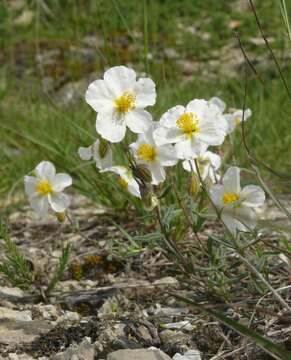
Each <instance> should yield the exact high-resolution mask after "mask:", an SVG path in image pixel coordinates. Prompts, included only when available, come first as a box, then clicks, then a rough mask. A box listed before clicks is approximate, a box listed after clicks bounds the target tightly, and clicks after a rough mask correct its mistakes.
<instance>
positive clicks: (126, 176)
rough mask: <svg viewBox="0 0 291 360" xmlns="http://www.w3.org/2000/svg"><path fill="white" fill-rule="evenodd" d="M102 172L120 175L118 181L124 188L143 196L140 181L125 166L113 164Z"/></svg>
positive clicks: (135, 194)
mask: <svg viewBox="0 0 291 360" xmlns="http://www.w3.org/2000/svg"><path fill="white" fill-rule="evenodd" d="M101 172H113V173H115V174H117V175H118V179H117V183H118V184H119V186H120V187H121V188H123V189H126V190H127V191H128V192H130V193H131V194H132V195H134V196H137V197H139V198H140V197H141V196H140V190H139V186H138V182H137V181H136V180H135V178H134V177H133V175H132V171H131V170H129V169H128V168H126V167H125V166H112V167H110V168H107V169H105V170H102V171H101Z"/></svg>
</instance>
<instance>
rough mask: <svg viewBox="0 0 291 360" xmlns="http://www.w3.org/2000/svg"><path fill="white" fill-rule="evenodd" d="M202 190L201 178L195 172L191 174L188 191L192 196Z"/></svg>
mask: <svg viewBox="0 0 291 360" xmlns="http://www.w3.org/2000/svg"><path fill="white" fill-rule="evenodd" d="M199 191H200V180H199V178H198V175H196V174H195V173H192V174H191V177H190V181H189V186H188V193H189V195H191V196H196V195H197V194H198V193H199Z"/></svg>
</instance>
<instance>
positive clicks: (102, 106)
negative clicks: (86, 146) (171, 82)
mask: <svg viewBox="0 0 291 360" xmlns="http://www.w3.org/2000/svg"><path fill="white" fill-rule="evenodd" d="M86 101H87V103H88V104H89V105H91V106H92V108H93V109H94V110H95V111H96V112H97V120H96V130H97V132H98V133H99V134H100V135H101V136H102V137H103V138H104V139H106V140H108V141H110V142H120V141H121V140H122V139H123V138H124V136H125V133H126V127H128V128H129V129H130V130H131V131H132V132H134V133H138V134H140V133H144V132H146V131H147V130H148V129H149V128H150V126H151V125H152V116H151V114H150V113H149V112H147V111H146V110H144V108H146V107H147V106H151V105H154V104H155V102H156V88H155V83H154V82H153V81H152V80H151V79H149V78H140V79H138V80H137V79H136V73H135V71H134V70H132V69H130V68H127V67H125V66H115V67H112V68H110V69H109V70H107V71H106V72H105V73H104V77H103V79H101V80H96V81H94V82H93V83H91V84H90V85H89V87H88V90H87V92H86Z"/></svg>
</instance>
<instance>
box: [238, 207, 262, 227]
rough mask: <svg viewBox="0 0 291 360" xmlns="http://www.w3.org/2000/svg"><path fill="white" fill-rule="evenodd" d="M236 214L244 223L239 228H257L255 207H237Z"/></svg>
mask: <svg viewBox="0 0 291 360" xmlns="http://www.w3.org/2000/svg"><path fill="white" fill-rule="evenodd" d="M234 216H235V218H236V219H237V220H238V221H239V222H240V223H241V225H242V226H240V228H239V230H241V231H249V230H250V229H254V228H255V226H256V223H257V218H256V213H255V212H254V210H253V209H250V208H248V207H246V206H240V207H238V208H235V212H234Z"/></svg>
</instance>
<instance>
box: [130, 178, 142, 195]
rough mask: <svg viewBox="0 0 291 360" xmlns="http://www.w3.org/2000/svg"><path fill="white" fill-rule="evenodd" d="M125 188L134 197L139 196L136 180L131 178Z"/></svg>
mask: <svg viewBox="0 0 291 360" xmlns="http://www.w3.org/2000/svg"><path fill="white" fill-rule="evenodd" d="M127 190H128V191H129V192H130V193H131V194H132V195H133V196H136V197H138V198H141V195H140V190H139V186H138V183H137V181H136V180H134V179H131V180H130V181H129V182H128V186H127Z"/></svg>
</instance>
